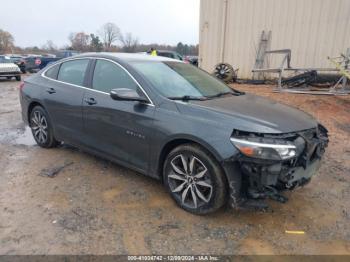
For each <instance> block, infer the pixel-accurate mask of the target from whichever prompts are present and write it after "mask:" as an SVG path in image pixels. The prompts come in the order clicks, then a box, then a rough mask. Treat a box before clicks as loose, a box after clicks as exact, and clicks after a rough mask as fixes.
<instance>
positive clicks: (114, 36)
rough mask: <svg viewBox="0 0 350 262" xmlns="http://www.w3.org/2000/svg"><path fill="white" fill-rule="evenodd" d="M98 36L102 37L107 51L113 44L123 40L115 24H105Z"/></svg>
mask: <svg viewBox="0 0 350 262" xmlns="http://www.w3.org/2000/svg"><path fill="white" fill-rule="evenodd" d="M98 34H99V35H100V36H101V38H102V40H103V44H104V46H105V48H106V50H109V49H110V48H111V46H112V44H113V43H114V42H116V41H117V40H120V38H121V33H120V29H119V27H118V26H117V25H116V24H114V23H106V24H104V25H103V26H102V27H101V29H100V30H99V32H98Z"/></svg>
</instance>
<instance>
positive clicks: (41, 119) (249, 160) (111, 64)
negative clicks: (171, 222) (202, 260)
mask: <svg viewBox="0 0 350 262" xmlns="http://www.w3.org/2000/svg"><path fill="white" fill-rule="evenodd" d="M20 90H21V91H20V99H21V105H22V115H23V119H24V121H25V122H26V123H27V124H29V126H30V127H31V129H32V133H33V136H34V138H35V140H36V142H37V143H38V145H39V146H41V147H43V148H51V147H55V146H57V145H59V144H60V143H61V142H63V141H64V143H66V144H70V145H73V146H76V147H79V148H81V149H82V150H84V151H87V152H90V153H92V154H95V155H99V156H101V157H103V158H106V159H108V160H110V161H113V162H116V163H119V164H121V165H124V166H126V167H129V168H132V169H134V170H136V171H137V172H140V173H142V174H146V175H149V176H152V177H154V178H156V179H160V180H161V181H162V182H163V183H164V185H165V186H166V188H167V189H168V190H169V192H170V194H171V196H172V197H173V199H174V200H175V201H176V203H177V204H178V205H179V206H181V207H182V208H184V209H185V210H187V211H189V212H192V213H195V214H207V213H210V212H214V211H216V210H218V209H219V208H221V207H222V206H224V205H225V204H227V203H229V204H230V205H231V206H234V207H238V206H240V205H244V204H245V203H251V202H252V201H259V200H261V199H265V198H272V199H275V200H278V201H280V202H285V201H286V200H287V199H286V197H284V196H283V194H282V193H281V192H282V191H284V190H287V189H293V188H296V187H298V186H302V185H304V184H306V183H308V182H309V181H310V178H311V177H312V176H313V175H314V174H315V173H316V172H317V169H318V167H319V165H320V159H321V158H322V155H323V153H324V151H325V148H326V146H327V143H328V138H327V130H326V129H325V128H324V127H323V126H322V125H321V124H319V123H318V122H317V121H316V120H315V119H314V118H313V117H312V116H310V115H308V114H306V113H304V112H301V111H299V110H297V109H294V108H290V107H287V106H285V105H282V104H278V103H276V102H272V101H270V100H267V99H264V98H261V97H258V96H254V95H249V94H245V93H243V92H240V91H238V90H235V89H231V88H230V87H228V86H227V85H225V84H224V83H222V82H221V81H219V80H217V79H216V78H214V77H212V76H211V75H209V74H207V73H206V72H204V71H202V70H200V69H198V68H196V67H194V66H192V65H189V64H185V63H183V62H181V61H176V60H173V59H169V58H165V57H152V56H145V55H140V54H112V53H98V54H95V53H92V54H84V55H79V56H76V57H74V58H69V59H64V60H60V61H59V62H57V63H56V64H53V65H50V66H48V67H47V68H45V69H44V70H42V71H40V72H39V73H38V74H36V75H33V76H31V77H29V78H27V79H26V81H25V83H24V84H23V85H22V86H21V88H20ZM247 200H249V201H247Z"/></svg>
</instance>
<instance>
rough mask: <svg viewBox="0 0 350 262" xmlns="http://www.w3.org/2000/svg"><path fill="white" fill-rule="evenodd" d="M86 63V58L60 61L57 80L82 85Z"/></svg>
mask: <svg viewBox="0 0 350 262" xmlns="http://www.w3.org/2000/svg"><path fill="white" fill-rule="evenodd" d="M88 64H89V60H88V59H78V60H72V61H68V62H64V63H62V65H61V68H60V71H59V73H58V77H57V80H59V81H62V82H66V83H69V84H74V85H79V86H82V85H83V83H84V77H85V71H86V69H87V66H88Z"/></svg>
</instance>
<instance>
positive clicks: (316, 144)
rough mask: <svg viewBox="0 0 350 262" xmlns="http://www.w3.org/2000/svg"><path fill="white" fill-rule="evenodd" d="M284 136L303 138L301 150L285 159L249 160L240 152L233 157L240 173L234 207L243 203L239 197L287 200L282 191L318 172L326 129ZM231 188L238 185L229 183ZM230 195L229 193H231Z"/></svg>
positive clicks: (301, 184)
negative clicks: (238, 193) (303, 142)
mask: <svg viewBox="0 0 350 262" xmlns="http://www.w3.org/2000/svg"><path fill="white" fill-rule="evenodd" d="M283 137H285V138H286V139H295V140H296V139H300V137H301V138H303V139H304V141H305V147H304V149H303V151H302V153H300V154H299V155H297V156H296V157H295V158H293V159H289V160H284V161H282V160H281V161H276V160H262V159H252V158H248V157H245V156H243V155H240V156H238V157H237V158H236V159H234V160H233V161H235V163H236V164H237V166H238V167H237V168H236V170H235V172H237V169H239V172H240V175H241V181H240V183H241V184H240V195H239V198H238V195H237V194H235V197H234V199H231V202H233V204H232V205H233V206H235V205H236V204H235V203H238V202H244V201H242V199H243V200H244V199H255V200H256V199H265V198H271V199H274V200H277V201H279V202H286V201H287V200H288V199H287V198H286V197H284V196H283V195H282V194H281V192H282V191H285V190H292V189H294V188H296V187H300V186H303V185H305V184H307V183H308V182H309V181H310V180H311V178H312V176H314V175H315V174H317V172H318V170H319V168H320V165H321V159H322V156H323V154H324V152H325V148H326V147H327V145H328V135H327V130H326V129H325V128H324V127H322V126H320V127H319V128H317V129H312V130H306V131H302V132H298V133H292V134H283ZM232 181H234V179H232ZM232 181H231V182H232ZM229 183H230V181H229ZM230 189H231V191H232V190H234V192H235V193H237V192H236V191H237V187H236V188H234V189H232V187H231V183H230ZM230 195H231V196H232V192H231V194H230ZM231 198H232V197H231ZM238 199H240V200H239V201H238ZM236 206H237V205H236Z"/></svg>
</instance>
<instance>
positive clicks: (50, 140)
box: [30, 106, 59, 148]
mask: <svg viewBox="0 0 350 262" xmlns="http://www.w3.org/2000/svg"><path fill="white" fill-rule="evenodd" d="M30 129H31V130H32V134H33V137H34V139H35V142H36V143H37V144H38V145H39V146H41V147H44V148H51V147H56V146H57V145H58V144H59V143H58V142H57V140H56V139H55V137H54V135H53V128H52V124H51V122H50V119H49V117H48V114H47V113H46V111H45V109H44V108H42V107H41V106H36V107H34V108H33V110H32V111H31V112H30Z"/></svg>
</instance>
